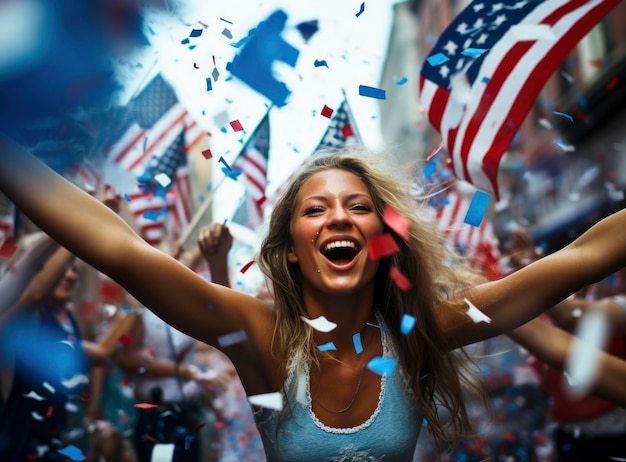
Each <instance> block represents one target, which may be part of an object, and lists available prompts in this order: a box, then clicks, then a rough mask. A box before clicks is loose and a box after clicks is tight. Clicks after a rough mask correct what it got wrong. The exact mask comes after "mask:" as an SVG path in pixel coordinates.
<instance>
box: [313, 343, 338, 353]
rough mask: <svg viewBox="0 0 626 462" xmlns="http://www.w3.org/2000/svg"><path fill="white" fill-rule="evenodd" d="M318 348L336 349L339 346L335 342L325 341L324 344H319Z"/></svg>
mask: <svg viewBox="0 0 626 462" xmlns="http://www.w3.org/2000/svg"><path fill="white" fill-rule="evenodd" d="M317 349H318V350H320V351H335V350H337V347H336V346H335V344H334V343H333V342H328V343H324V344H322V345H318V346H317Z"/></svg>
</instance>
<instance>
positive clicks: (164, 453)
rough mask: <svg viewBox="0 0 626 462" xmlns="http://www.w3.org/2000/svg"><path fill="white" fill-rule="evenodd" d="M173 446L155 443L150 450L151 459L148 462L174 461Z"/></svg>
mask: <svg viewBox="0 0 626 462" xmlns="http://www.w3.org/2000/svg"><path fill="white" fill-rule="evenodd" d="M175 448H176V446H175V445H174V444H160V443H157V444H155V445H154V447H153V448H152V457H151V458H150V462H171V461H172V460H174V449H175Z"/></svg>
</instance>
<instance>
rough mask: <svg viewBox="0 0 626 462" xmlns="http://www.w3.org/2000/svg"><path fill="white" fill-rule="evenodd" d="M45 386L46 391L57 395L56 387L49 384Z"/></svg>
mask: <svg viewBox="0 0 626 462" xmlns="http://www.w3.org/2000/svg"><path fill="white" fill-rule="evenodd" d="M42 385H43V386H44V388H45V389H46V390H48V391H49V392H50V393H56V390H55V389H54V387H53V386H52V385H50V384H49V383H48V382H44V383H43V384H42Z"/></svg>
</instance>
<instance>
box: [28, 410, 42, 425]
mask: <svg viewBox="0 0 626 462" xmlns="http://www.w3.org/2000/svg"><path fill="white" fill-rule="evenodd" d="M30 415H31V417H32V418H33V419H35V420H39V421H40V422H41V421H42V420H43V416H42V415H41V414H39V413H37V412H35V411H33V412H31V413H30Z"/></svg>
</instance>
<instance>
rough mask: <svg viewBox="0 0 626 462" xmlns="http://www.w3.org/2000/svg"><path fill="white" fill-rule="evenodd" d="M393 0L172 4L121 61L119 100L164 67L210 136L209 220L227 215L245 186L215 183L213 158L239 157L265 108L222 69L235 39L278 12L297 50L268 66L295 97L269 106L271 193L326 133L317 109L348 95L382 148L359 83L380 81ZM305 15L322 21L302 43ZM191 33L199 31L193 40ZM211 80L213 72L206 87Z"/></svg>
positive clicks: (371, 105) (374, 144)
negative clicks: (234, 125) (237, 128)
mask: <svg viewBox="0 0 626 462" xmlns="http://www.w3.org/2000/svg"><path fill="white" fill-rule="evenodd" d="M396 2H397V0H375V1H368V2H362V1H360V0H359V1H355V0H341V1H337V0H306V1H298V2H286V1H285V2H283V1H277V0H267V1H258V2H254V1H244V0H229V1H222V0H220V1H217V0H210V1H207V0H187V1H185V2H184V3H181V4H180V5H179V6H178V7H177V8H176V14H175V15H166V14H163V13H150V14H147V15H146V25H147V35H148V39H149V40H150V42H151V45H152V46H151V47H148V48H146V49H144V50H143V52H142V53H138V54H136V55H134V56H133V57H131V58H129V59H127V60H126V61H125V62H123V63H121V64H120V66H119V72H120V76H121V78H122V79H123V81H124V82H125V85H126V92H125V94H124V96H123V99H124V98H125V99H126V100H128V99H130V98H131V97H132V95H134V94H136V93H137V92H138V91H140V89H141V88H142V87H143V85H145V84H146V83H148V81H149V79H150V77H151V76H152V75H154V74H156V73H158V72H162V74H163V75H164V76H165V78H166V79H167V80H168V81H169V82H170V83H171V84H172V85H173V87H174V89H175V91H176V93H177V95H178V98H179V100H180V101H181V102H182V103H183V105H185V106H186V108H187V110H188V111H189V112H190V114H191V115H192V116H193V117H194V118H195V119H196V121H197V122H198V123H199V124H200V125H201V126H202V127H203V128H204V129H205V130H206V131H208V132H210V133H211V151H212V153H213V156H214V157H213V161H214V162H213V164H212V165H213V172H214V180H213V183H214V184H218V183H219V184H220V187H219V189H218V190H216V191H214V197H213V204H214V207H215V208H214V217H215V219H221V218H222V217H224V218H227V217H228V216H230V215H231V214H232V212H233V211H234V209H235V208H236V203H237V202H238V199H236V198H237V197H238V196H240V195H241V193H242V192H243V190H242V187H241V185H239V184H234V183H235V182H234V181H232V180H230V179H226V180H225V181H222V182H221V183H220V181H219V179H220V176H222V174H221V172H220V168H221V166H222V164H219V163H218V162H215V161H216V160H217V159H218V158H219V157H220V156H222V157H223V158H224V160H225V161H226V162H228V163H230V162H232V161H233V160H234V159H235V157H236V156H237V155H238V154H239V152H240V151H241V148H242V146H243V144H244V143H245V142H246V140H247V139H248V137H249V136H250V135H251V134H252V132H253V131H254V128H255V127H256V125H257V124H258V123H259V122H260V121H261V119H262V118H263V116H264V115H265V114H266V112H267V111H268V107H269V105H270V101H269V100H268V99H267V98H266V97H264V96H263V95H260V94H259V93H257V92H255V91H254V90H252V89H251V88H250V87H248V86H247V85H246V84H245V83H243V82H241V81H239V80H238V79H236V78H232V77H231V78H229V72H228V71H227V70H226V65H227V63H229V62H230V61H232V59H233V58H234V57H235V55H236V54H237V53H238V52H239V51H240V49H239V48H237V47H236V46H233V44H236V43H237V42H239V41H240V40H241V39H243V38H244V37H246V36H247V35H248V32H249V31H250V30H251V29H253V28H254V27H256V26H257V25H258V24H259V22H261V21H263V20H265V19H266V18H267V17H268V16H269V15H270V14H271V13H273V12H274V11H276V10H278V9H281V10H283V11H284V12H285V13H286V14H287V24H286V27H285V29H284V30H283V34H282V37H283V39H284V40H285V41H286V42H288V43H289V44H290V45H292V46H293V47H295V48H297V49H298V51H299V55H298V59H297V62H296V65H295V67H290V66H287V65H286V64H282V65H275V66H274V69H273V72H274V75H275V76H277V78H278V80H281V81H283V82H284V83H285V84H286V85H287V87H288V88H289V89H290V91H291V94H290V96H289V98H288V100H287V104H286V105H285V106H283V107H281V108H277V107H272V108H271V109H270V129H271V135H270V159H269V168H268V181H269V184H268V188H267V192H268V195H270V196H271V193H272V192H273V191H274V190H275V189H276V188H277V187H278V186H279V185H280V184H281V183H282V182H283V181H284V180H285V179H286V178H287V177H288V176H289V174H290V173H292V171H293V170H294V169H295V168H297V166H298V165H300V164H301V163H302V161H303V160H304V159H305V158H306V157H307V156H308V155H309V154H310V153H311V152H312V151H313V150H314V149H315V147H316V146H317V143H318V142H319V140H320V139H321V137H322V135H323V134H324V132H325V130H326V127H327V126H328V122H329V120H328V119H327V118H325V117H323V116H321V115H320V111H321V109H322V108H323V107H324V105H328V106H329V107H331V108H333V109H336V108H338V107H339V104H340V103H341V101H342V100H343V97H344V96H343V95H344V92H345V95H346V98H347V99H348V102H349V104H350V107H351V109H352V112H353V114H354V117H355V119H356V125H357V128H358V131H359V132H360V134H361V137H362V139H363V142H364V144H365V145H366V146H368V147H371V148H374V149H375V148H378V147H380V145H381V143H382V137H381V135H380V128H379V113H378V106H379V104H380V101H379V100H376V99H373V98H368V97H364V96H360V95H359V93H358V87H359V85H367V86H371V87H379V80H380V74H381V71H382V64H383V62H384V57H385V52H386V50H387V46H388V39H389V35H390V31H391V29H390V26H391V20H392V7H393V4H395V3H396ZM362 5H363V7H362ZM361 10H362V11H361ZM359 12H361V13H360V14H358V13H359ZM357 14H358V16H357ZM311 20H317V21H318V26H319V30H318V31H317V32H316V33H315V34H314V35H313V36H312V37H311V38H310V39H309V40H308V41H305V39H304V38H303V37H302V35H301V34H300V32H299V31H298V30H297V28H296V26H297V25H298V24H300V23H302V22H306V21H311ZM193 29H198V30H202V34H201V35H200V36H197V37H190V34H191V31H192V30H193ZM185 39H188V40H187V41H186V40H185ZM183 42H185V43H183ZM244 46H245V45H244ZM316 60H318V61H321V60H324V61H325V62H326V63H327V66H317V67H316V66H315V65H314V63H315V61H316ZM214 72H217V73H218V78H217V79H215V78H214V77H215V74H214ZM207 77H213V78H212V89H211V90H210V91H207V85H206V78H207ZM401 77H402V76H398V79H400V78H401ZM232 120H239V121H240V122H241V124H242V125H243V127H244V131H243V132H234V131H233V130H232V129H231V128H230V126H229V125H228V122H229V121H232Z"/></svg>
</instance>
